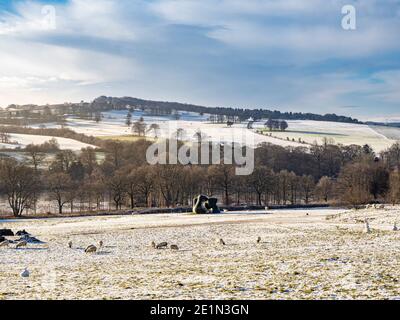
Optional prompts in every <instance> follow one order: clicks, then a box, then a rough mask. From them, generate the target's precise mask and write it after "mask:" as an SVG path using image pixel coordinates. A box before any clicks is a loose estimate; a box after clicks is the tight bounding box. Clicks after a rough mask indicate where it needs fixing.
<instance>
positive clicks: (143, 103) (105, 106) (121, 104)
mask: <svg viewBox="0 0 400 320" xmlns="http://www.w3.org/2000/svg"><path fill="white" fill-rule="evenodd" d="M127 106H131V107H135V108H138V109H142V110H144V111H146V110H147V111H148V112H149V113H154V111H155V110H163V113H165V114H171V113H174V112H176V111H185V112H196V113H199V114H210V115H215V116H220V117H224V118H228V119H236V118H237V119H239V120H240V121H246V120H247V119H250V118H253V119H254V120H256V121H257V120H261V119H269V118H271V119H282V120H316V121H333V122H347V123H361V122H359V121H358V120H357V119H353V118H351V117H346V116H342V115H336V114H325V115H319V114H314V113H302V112H281V111H278V110H268V109H265V108H258V109H246V108H232V107H230V108H227V107H205V106H198V105H193V104H187V103H178V102H166V101H152V100H143V99H137V98H131V97H123V98H116V97H106V96H101V97H98V98H96V99H94V100H93V102H92V103H91V104H90V108H91V109H93V110H100V111H104V110H110V109H117V110H118V109H126V107H127ZM217 119H218V118H217ZM217 121H218V120H217ZM224 121H225V120H223V121H221V122H224Z"/></svg>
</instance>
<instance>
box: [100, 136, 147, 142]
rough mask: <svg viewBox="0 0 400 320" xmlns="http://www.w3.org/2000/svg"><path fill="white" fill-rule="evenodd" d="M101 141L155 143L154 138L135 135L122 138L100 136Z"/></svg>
mask: <svg viewBox="0 0 400 320" xmlns="http://www.w3.org/2000/svg"><path fill="white" fill-rule="evenodd" d="M97 138H99V139H101V140H113V141H123V142H136V141H140V140H148V141H155V139H154V138H152V137H139V136H134V135H121V136H99V137H97Z"/></svg>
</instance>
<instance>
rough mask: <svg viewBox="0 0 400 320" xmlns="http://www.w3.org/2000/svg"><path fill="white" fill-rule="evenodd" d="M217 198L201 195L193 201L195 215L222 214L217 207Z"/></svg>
mask: <svg viewBox="0 0 400 320" xmlns="http://www.w3.org/2000/svg"><path fill="white" fill-rule="evenodd" d="M217 202H218V199H217V198H209V197H207V196H205V195H199V196H197V197H196V198H194V199H193V213H196V214H207V213H221V211H220V210H219V208H218V206H217Z"/></svg>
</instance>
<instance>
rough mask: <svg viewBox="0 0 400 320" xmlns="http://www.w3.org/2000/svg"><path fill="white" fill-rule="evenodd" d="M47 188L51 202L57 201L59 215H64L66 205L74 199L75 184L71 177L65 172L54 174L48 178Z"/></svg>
mask: <svg viewBox="0 0 400 320" xmlns="http://www.w3.org/2000/svg"><path fill="white" fill-rule="evenodd" d="M47 188H48V191H49V196H50V199H51V200H55V201H56V202H57V206H58V213H59V214H62V213H63V208H64V205H65V204H67V203H69V202H70V203H71V202H72V200H73V198H74V189H75V188H74V184H73V182H72V179H71V178H70V176H69V175H68V174H66V173H64V172H53V173H50V174H49V175H48V177H47Z"/></svg>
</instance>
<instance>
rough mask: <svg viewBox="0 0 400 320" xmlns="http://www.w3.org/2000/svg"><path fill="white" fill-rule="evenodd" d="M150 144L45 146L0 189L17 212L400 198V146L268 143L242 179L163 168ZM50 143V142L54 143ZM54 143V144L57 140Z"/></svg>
mask: <svg viewBox="0 0 400 320" xmlns="http://www.w3.org/2000/svg"><path fill="white" fill-rule="evenodd" d="M149 145H150V142H148V141H145V140H139V141H136V142H132V143H125V142H117V141H106V142H105V143H104V146H103V150H104V151H105V157H104V159H99V158H98V154H97V152H96V150H95V149H92V148H85V149H82V150H81V152H80V153H79V154H76V153H74V152H72V151H68V150H57V148H56V146H52V147H53V148H55V149H54V150H55V155H54V157H53V158H52V159H51V161H50V162H49V163H47V162H45V161H48V160H46V157H45V155H46V154H45V153H44V150H43V148H42V147H41V146H33V145H31V146H28V147H27V148H26V150H25V152H26V153H27V156H28V160H27V161H25V162H23V163H21V162H18V161H16V160H12V159H4V160H1V161H0V194H1V196H2V198H3V199H5V201H7V204H8V206H9V208H10V212H12V213H13V214H14V215H15V216H20V215H22V214H23V213H24V212H25V211H26V210H27V209H30V210H34V209H35V207H36V204H37V201H38V199H39V198H40V197H42V198H43V197H45V198H46V199H47V200H48V201H50V202H51V203H53V204H56V206H57V208H58V209H57V213H59V214H63V213H65V211H66V207H68V210H70V211H72V212H74V211H80V212H87V211H102V210H109V208H111V209H112V210H125V209H133V208H143V207H175V206H188V205H191V202H192V199H193V198H194V197H195V196H196V195H198V194H207V195H210V196H215V197H217V198H219V199H220V202H221V203H223V204H225V205H241V204H247V205H251V204H257V205H265V206H268V205H272V204H281V205H287V204H307V203H334V204H347V205H353V206H356V205H361V204H366V203H371V202H379V201H390V202H392V203H398V202H399V201H400V173H399V168H400V145H399V144H395V145H394V146H392V147H391V148H390V149H388V150H387V151H385V152H383V153H382V154H381V155H380V157H377V155H376V154H375V153H374V152H373V150H372V149H371V148H370V147H369V146H367V145H366V146H364V147H360V146H355V145H351V146H341V145H335V144H330V143H329V141H326V143H324V144H322V145H313V146H312V147H311V148H310V149H306V148H302V147H297V148H283V147H280V146H276V145H269V144H264V145H262V146H260V147H258V148H257V149H256V150H255V169H254V172H253V173H252V174H251V175H249V176H236V175H235V168H234V166H232V165H223V164H222V165H187V166H182V165H158V166H150V165H148V164H147V162H146V159H145V154H146V150H147V148H148V147H149ZM47 147H49V146H47ZM50 147H51V144H50Z"/></svg>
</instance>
